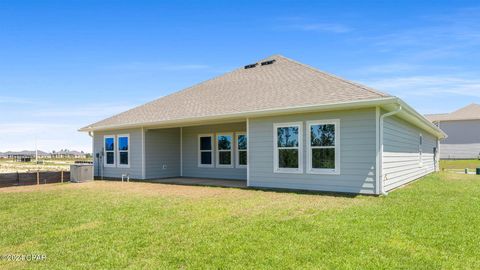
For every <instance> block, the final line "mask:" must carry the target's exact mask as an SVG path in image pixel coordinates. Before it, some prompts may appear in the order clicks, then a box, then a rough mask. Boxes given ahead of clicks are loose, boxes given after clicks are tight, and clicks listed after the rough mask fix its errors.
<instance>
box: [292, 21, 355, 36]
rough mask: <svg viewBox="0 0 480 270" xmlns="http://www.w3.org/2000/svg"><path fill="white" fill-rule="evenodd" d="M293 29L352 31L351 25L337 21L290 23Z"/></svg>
mask: <svg viewBox="0 0 480 270" xmlns="http://www.w3.org/2000/svg"><path fill="white" fill-rule="evenodd" d="M290 28H291V29H293V30H300V31H312V32H329V33H337V34H340V33H347V32H350V31H352V29H351V28H350V27H347V26H345V25H342V24H336V23H305V24H293V25H290Z"/></svg>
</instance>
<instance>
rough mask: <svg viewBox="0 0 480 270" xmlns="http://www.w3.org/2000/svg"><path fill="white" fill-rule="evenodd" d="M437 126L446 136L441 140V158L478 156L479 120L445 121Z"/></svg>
mask: <svg viewBox="0 0 480 270" xmlns="http://www.w3.org/2000/svg"><path fill="white" fill-rule="evenodd" d="M439 127H440V128H441V129H442V130H443V131H445V133H447V135H448V138H446V139H445V140H442V141H441V149H442V151H441V153H440V158H442V159H476V158H478V157H479V156H480V120H464V121H445V122H443V121H442V122H440V124H439Z"/></svg>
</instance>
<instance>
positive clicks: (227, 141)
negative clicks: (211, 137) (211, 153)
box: [217, 133, 233, 168]
mask: <svg viewBox="0 0 480 270" xmlns="http://www.w3.org/2000/svg"><path fill="white" fill-rule="evenodd" d="M232 152H233V134H232V133H219V134H217V167H227V168H232V167H233V156H232Z"/></svg>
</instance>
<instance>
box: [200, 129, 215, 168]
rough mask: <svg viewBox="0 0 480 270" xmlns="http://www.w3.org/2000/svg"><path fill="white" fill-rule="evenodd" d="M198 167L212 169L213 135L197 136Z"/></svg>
mask: <svg viewBox="0 0 480 270" xmlns="http://www.w3.org/2000/svg"><path fill="white" fill-rule="evenodd" d="M198 167H213V135H212V134H204V135H198Z"/></svg>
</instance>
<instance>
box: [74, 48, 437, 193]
mask: <svg viewBox="0 0 480 270" xmlns="http://www.w3.org/2000/svg"><path fill="white" fill-rule="evenodd" d="M80 131H85V132H89V133H90V135H91V136H92V137H93V151H94V152H93V153H94V156H96V157H95V174H96V175H97V176H100V175H102V176H104V177H111V178H120V177H121V176H122V174H128V175H129V176H130V177H131V178H136V179H159V178H178V177H184V178H209V179H235V180H239V181H245V182H246V185H247V186H249V187H261V188H285V189H301V190H318V191H332V192H348V193H362V194H382V193H385V192H387V191H389V190H391V189H394V188H396V187H398V186H401V185H403V184H405V183H408V182H410V181H413V180H415V179H417V178H419V177H421V176H424V175H426V174H429V173H431V172H434V171H435V170H437V169H438V164H437V161H438V160H437V157H438V154H437V152H438V141H439V139H442V138H444V137H445V134H444V133H443V132H442V131H441V130H440V129H439V128H438V127H437V126H435V125H434V124H432V123H431V122H430V121H428V120H427V119H426V118H425V117H424V116H422V115H421V114H419V113H418V112H416V111H415V110H414V109H413V108H411V107H410V106H409V105H407V104H406V103H405V102H404V101H402V100H401V99H399V98H397V97H394V96H391V95H388V94H385V93H382V92H379V91H376V90H374V89H371V88H368V87H365V86H362V85H359V84H357V83H353V82H350V81H347V80H344V79H341V78H338V77H335V76H332V75H330V74H327V73H325V72H322V71H319V70H317V69H314V68H312V67H309V66H307V65H304V64H301V63H298V62H296V61H294V60H291V59H288V58H286V57H283V56H280V55H274V56H271V57H268V58H267V59H264V60H261V61H258V62H256V63H253V64H249V65H246V66H244V67H240V68H238V69H236V70H234V71H232V72H229V73H227V74H224V75H222V76H219V77H216V78H213V79H210V80H207V81H205V82H202V83H200V84H197V85H195V86H192V87H189V88H187V89H185V90H183V91H180V92H176V93H173V94H171V95H168V96H165V97H163V98H160V99H157V100H154V101H152V102H150V103H147V104H145V105H142V106H139V107H136V108H133V109H131V110H129V111H126V112H123V113H120V114H118V115H115V116H112V117H110V118H107V119H105V120H102V121H100V122H97V123H94V124H92V125H89V126H86V127H84V128H81V129H80Z"/></svg>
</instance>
